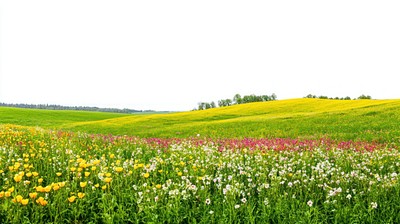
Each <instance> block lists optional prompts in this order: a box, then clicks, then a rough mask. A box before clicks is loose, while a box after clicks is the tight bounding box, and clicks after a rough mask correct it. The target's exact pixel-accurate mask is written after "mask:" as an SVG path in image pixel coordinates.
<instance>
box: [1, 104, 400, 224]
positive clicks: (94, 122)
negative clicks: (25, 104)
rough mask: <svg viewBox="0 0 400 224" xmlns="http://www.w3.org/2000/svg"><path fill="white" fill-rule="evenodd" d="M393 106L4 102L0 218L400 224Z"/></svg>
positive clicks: (397, 108)
mask: <svg viewBox="0 0 400 224" xmlns="http://www.w3.org/2000/svg"><path fill="white" fill-rule="evenodd" d="M399 112H400V100H351V101H340V100H322V99H292V100H280V101H271V102H264V103H251V104H243V105H235V106H229V107H224V108H215V109H209V110H203V111H190V112H179V113H168V114H132V115H128V114H112V113H99V112H80V111H49V110H31V109H16V108H5V107H0V223H110V224H111V223H251V224H253V223H371V224H372V223H374V224H375V223H400V216H398V215H397V214H398V212H399V208H400V179H399V177H400V165H399V162H398V161H399V158H400V148H399V146H400V144H399V143H400V142H399V140H400V132H399V130H400V128H399V126H400V125H399V124H400V115H399V114H400V113H399ZM93 133H98V134H93ZM199 134H200V135H199ZM135 136H137V137H135Z"/></svg>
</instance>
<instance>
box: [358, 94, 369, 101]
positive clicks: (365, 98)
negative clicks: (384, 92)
mask: <svg viewBox="0 0 400 224" xmlns="http://www.w3.org/2000/svg"><path fill="white" fill-rule="evenodd" d="M358 99H359V100H370V99H371V96H366V95H364V94H362V95H361V96H359V97H358Z"/></svg>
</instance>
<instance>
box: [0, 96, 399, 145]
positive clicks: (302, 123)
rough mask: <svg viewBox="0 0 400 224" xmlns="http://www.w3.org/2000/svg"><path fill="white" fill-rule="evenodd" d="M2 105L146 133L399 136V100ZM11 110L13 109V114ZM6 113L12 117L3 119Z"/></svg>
mask: <svg viewBox="0 0 400 224" xmlns="http://www.w3.org/2000/svg"><path fill="white" fill-rule="evenodd" d="M7 110H10V109H4V108H0V117H1V120H0V123H14V124H19V125H29V126H35V125H38V126H42V127H48V128H56V129H63V130H73V131H85V132H89V133H103V134H117V135H136V136H142V137H190V136H195V135H197V134H200V135H201V136H205V137H239V138H242V137H290V138H321V137H330V138H335V139H343V140H351V139H353V140H368V141H386V142H399V140H400V100H349V101H341V100H325V99H290V100H279V101H270V102H263V103H250V104H242V105H234V106H230V107H223V108H214V109H209V110H203V111H190V112H179V113H170V114H153V115H128V116H127V115H125V116H124V115H120V114H103V113H90V112H79V113H72V112H68V113H67V112H65V113H62V112H64V111H59V112H55V111H46V112H43V111H36V110H32V111H29V114H30V115H29V119H28V118H26V117H25V116H26V115H24V114H25V113H27V112H26V110H22V109H14V111H7ZM10 113H12V114H10ZM4 116H6V118H8V119H4Z"/></svg>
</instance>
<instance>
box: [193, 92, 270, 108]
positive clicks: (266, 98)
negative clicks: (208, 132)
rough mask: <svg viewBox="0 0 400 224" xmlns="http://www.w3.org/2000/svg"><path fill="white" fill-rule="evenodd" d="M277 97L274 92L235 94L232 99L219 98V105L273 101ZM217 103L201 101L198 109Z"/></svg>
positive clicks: (210, 106)
mask: <svg viewBox="0 0 400 224" xmlns="http://www.w3.org/2000/svg"><path fill="white" fill-rule="evenodd" d="M276 99H277V97H276V95H275V93H273V94H272V95H260V96H257V95H254V94H251V95H245V96H243V97H242V96H241V95H240V94H236V95H235V96H233V98H232V99H221V100H218V106H219V107H227V106H231V105H235V104H245V103H254V102H265V101H273V100H276ZM216 107H217V104H216V103H215V102H214V101H212V102H200V103H199V104H198V107H197V110H207V109H210V108H216Z"/></svg>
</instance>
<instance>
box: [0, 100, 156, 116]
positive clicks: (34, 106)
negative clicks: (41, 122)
mask: <svg viewBox="0 0 400 224" xmlns="http://www.w3.org/2000/svg"><path fill="white" fill-rule="evenodd" d="M0 107H16V108H29V109H45V110H78V111H96V112H109V113H126V114H131V113H143V112H147V113H148V112H154V111H152V110H134V109H128V108H125V109H118V108H100V107H88V106H62V105H55V104H25V103H0Z"/></svg>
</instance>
